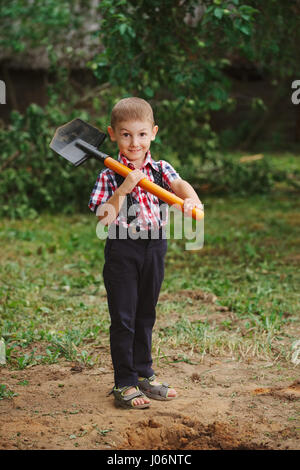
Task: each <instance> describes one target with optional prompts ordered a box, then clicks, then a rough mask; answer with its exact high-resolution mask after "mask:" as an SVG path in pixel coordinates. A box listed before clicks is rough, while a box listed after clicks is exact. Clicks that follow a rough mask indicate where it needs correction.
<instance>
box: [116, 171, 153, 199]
mask: <svg viewBox="0 0 300 470" xmlns="http://www.w3.org/2000/svg"><path fill="white" fill-rule="evenodd" d="M143 178H146V175H145V174H144V173H143V172H142V171H141V170H139V169H138V168H136V169H135V170H132V171H131V172H130V173H128V175H127V176H126V178H125V180H124V182H123V183H122V184H121V185H120V187H119V192H120V193H124V194H129V193H131V191H132V190H133V188H135V186H136V185H137V184H138V182H139V181H140V180H142V179H143Z"/></svg>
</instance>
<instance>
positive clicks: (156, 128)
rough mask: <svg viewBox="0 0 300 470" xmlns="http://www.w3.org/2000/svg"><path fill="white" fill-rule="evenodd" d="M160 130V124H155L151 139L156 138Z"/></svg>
mask: <svg viewBox="0 0 300 470" xmlns="http://www.w3.org/2000/svg"><path fill="white" fill-rule="evenodd" d="M157 132H158V126H154V127H153V129H152V137H151V140H155V137H156V134H157Z"/></svg>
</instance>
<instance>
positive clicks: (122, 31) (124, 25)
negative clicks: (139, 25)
mask: <svg viewBox="0 0 300 470" xmlns="http://www.w3.org/2000/svg"><path fill="white" fill-rule="evenodd" d="M126 29H127V24H126V23H122V24H121V26H120V27H119V31H120V34H121V36H123V35H124V34H125V32H126Z"/></svg>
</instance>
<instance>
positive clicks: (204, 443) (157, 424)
mask: <svg viewBox="0 0 300 470" xmlns="http://www.w3.org/2000/svg"><path fill="white" fill-rule="evenodd" d="M104 354H107V352H106V353H104ZM156 372H157V374H158V377H159V379H160V380H164V381H166V380H167V381H168V382H169V383H170V384H172V385H174V386H175V387H176V389H177V391H178V398H177V399H176V400H174V401H172V402H162V401H154V400H152V405H151V407H150V408H149V409H145V410H122V409H119V408H116V407H115V406H114V402H113V398H112V395H110V396H107V394H108V392H109V390H110V389H111V386H112V383H113V371H112V367H111V363H110V358H109V356H108V355H107V366H105V367H101V368H82V366H79V365H78V364H75V363H74V364H71V363H70V362H60V363H59V364H52V365H47V366H46V365H36V366H33V367H30V368H27V369H24V370H9V369H8V368H2V369H1V382H2V383H5V384H7V386H8V388H10V389H12V390H13V391H14V392H15V393H17V394H18V395H17V396H14V397H13V398H11V399H3V400H1V401H0V449H78V450H79V449H106V450H107V449H110V450H114V449H120V450H121V449H135V450H138V449H152V450H157V449H162V450H169V449H176V450H178V449H180V450H187V449H190V450H195V449H197V450H199V449H250V450H256V449H298V450H299V449H300V440H299V436H300V427H299V426H300V423H299V412H300V381H297V380H294V381H292V380H291V379H292V378H295V375H296V370H295V367H290V368H289V367H284V368H282V369H280V372H279V371H278V364H277V365H276V366H270V365H268V364H266V363H265V362H263V361H262V362H260V361H254V360H253V361H249V362H248V363H243V362H237V361H235V360H232V359H230V358H224V357H223V358H216V357H209V356H205V358H204V360H203V361H202V363H201V364H195V365H194V364H189V363H184V362H181V363H175V364H168V365H162V366H161V367H160V368H158V369H157V368H156ZM24 381H28V384H27V385H24Z"/></svg>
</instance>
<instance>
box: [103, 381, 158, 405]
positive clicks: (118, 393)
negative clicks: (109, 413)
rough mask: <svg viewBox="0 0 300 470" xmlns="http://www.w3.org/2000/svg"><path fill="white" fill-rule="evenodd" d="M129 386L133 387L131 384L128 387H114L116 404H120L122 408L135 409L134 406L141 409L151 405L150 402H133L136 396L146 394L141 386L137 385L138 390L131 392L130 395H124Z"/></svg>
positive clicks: (141, 396) (139, 396)
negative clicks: (140, 403)
mask: <svg viewBox="0 0 300 470" xmlns="http://www.w3.org/2000/svg"><path fill="white" fill-rule="evenodd" d="M129 388H132V386H131V385H129V386H126V387H120V388H116V387H114V388H113V389H112V393H113V394H114V396H115V404H116V406H119V407H121V408H127V409H133V408H138V409H141V408H149V406H150V403H144V404H143V405H135V404H134V403H133V401H134V399H135V398H143V397H145V398H146V396H145V394H144V393H143V392H141V390H140V389H139V387H135V388H136V391H135V392H133V393H130V394H129V395H124V392H126V390H128V389H129Z"/></svg>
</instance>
